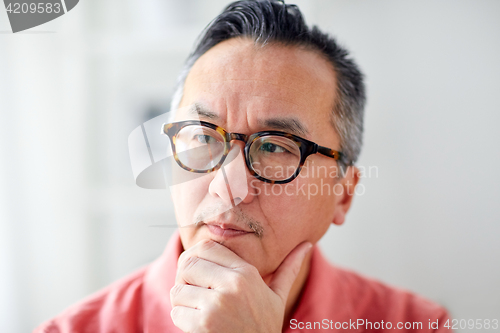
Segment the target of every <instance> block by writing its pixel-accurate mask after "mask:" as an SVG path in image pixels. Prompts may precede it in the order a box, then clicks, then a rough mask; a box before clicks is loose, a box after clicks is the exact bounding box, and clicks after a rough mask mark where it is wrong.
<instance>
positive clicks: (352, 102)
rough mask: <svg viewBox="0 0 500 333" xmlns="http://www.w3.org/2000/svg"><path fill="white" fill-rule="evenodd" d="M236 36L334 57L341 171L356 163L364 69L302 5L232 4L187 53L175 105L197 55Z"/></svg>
mask: <svg viewBox="0 0 500 333" xmlns="http://www.w3.org/2000/svg"><path fill="white" fill-rule="evenodd" d="M237 37H246V38H251V39H253V40H254V43H255V44H260V45H262V46H265V45H266V44H269V43H279V44H282V45H291V46H299V47H305V48H306V49H310V50H314V51H318V52H319V53H320V54H322V55H323V56H324V57H325V58H326V59H327V60H328V61H330V62H331V64H332V65H333V68H334V70H335V73H336V76H337V82H338V84H337V87H336V90H337V91H336V93H337V96H339V99H338V102H337V103H336V105H335V106H334V108H333V110H332V113H331V123H332V126H333V128H334V129H335V130H336V131H337V134H338V135H339V137H340V150H341V151H342V153H343V158H342V160H339V162H340V163H339V165H340V166H341V168H340V169H341V170H342V171H345V169H346V166H349V165H353V164H354V163H355V162H356V161H357V159H358V157H359V154H360V152H361V146H362V141H363V114H364V106H365V100H366V97H365V86H364V83H363V74H362V73H361V71H360V69H359V68H358V65H357V64H356V63H355V62H354V60H353V59H352V58H350V57H349V52H348V51H347V50H346V49H345V48H343V47H341V46H340V45H338V43H337V42H336V40H335V39H334V38H333V37H331V36H329V35H328V34H326V33H323V32H321V31H320V30H319V29H318V27H316V26H313V27H312V29H309V27H308V26H307V25H306V24H305V22H304V18H303V16H302V13H301V12H300V10H299V8H298V7H297V6H295V5H287V4H285V3H284V1H274V0H257V1H255V0H254V1H251V0H243V1H236V2H233V3H231V4H230V5H228V6H227V7H226V8H225V9H224V10H223V12H222V13H221V14H220V15H219V16H217V17H216V18H215V19H214V20H213V21H212V22H211V23H210V24H209V25H208V26H207V27H206V28H205V30H204V31H203V32H202V33H201V35H200V37H199V38H198V41H197V43H196V44H195V48H194V51H193V52H192V53H191V54H190V55H189V57H188V58H187V60H186V63H185V64H184V68H183V70H182V72H181V74H180V76H179V79H178V82H177V88H176V91H175V93H174V95H173V97H172V103H171V110H176V109H177V108H178V107H179V104H180V102H181V99H182V95H183V90H184V83H185V80H186V78H187V76H188V74H189V71H190V70H191V68H192V67H193V65H194V63H195V62H196V60H198V59H199V58H200V57H201V56H202V55H203V54H204V53H205V52H207V51H208V50H209V49H210V48H212V47H213V46H215V45H217V44H218V43H220V42H222V41H225V40H228V39H231V38H237ZM173 116H174V115H173V114H172V115H171V117H173Z"/></svg>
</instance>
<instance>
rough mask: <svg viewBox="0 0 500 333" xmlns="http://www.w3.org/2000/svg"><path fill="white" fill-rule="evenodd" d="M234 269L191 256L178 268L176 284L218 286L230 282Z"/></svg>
mask: <svg viewBox="0 0 500 333" xmlns="http://www.w3.org/2000/svg"><path fill="white" fill-rule="evenodd" d="M230 274H234V272H232V269H230V268H227V267H223V266H220V265H218V264H216V263H213V262H211V261H207V260H205V259H201V258H198V257H189V258H187V259H186V260H184V261H182V263H181V264H180V266H179V267H178V268H177V275H176V276H175V283H176V284H186V283H187V284H191V285H195V286H198V287H204V288H212V289H215V288H218V287H221V286H223V285H224V284H226V283H228V276H229V275H230Z"/></svg>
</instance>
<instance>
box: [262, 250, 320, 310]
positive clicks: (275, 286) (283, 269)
mask: <svg viewBox="0 0 500 333" xmlns="http://www.w3.org/2000/svg"><path fill="white" fill-rule="evenodd" d="M311 247H312V244H311V243H309V242H304V243H300V244H299V245H297V246H296V247H295V248H294V249H293V250H292V252H290V253H289V254H288V255H287V257H286V258H285V260H283V262H282V263H281V265H280V266H279V267H278V269H277V270H276V272H274V275H273V278H272V280H271V283H269V288H271V290H272V291H274V292H275V293H276V294H277V295H278V296H279V297H280V298H281V300H282V301H283V303H286V300H287V298H288V293H289V292H290V289H291V288H292V285H293V282H294V281H295V279H296V278H297V275H298V274H299V271H300V267H301V266H302V262H303V261H304V257H305V256H306V254H307V253H308V252H309V250H310V249H311Z"/></svg>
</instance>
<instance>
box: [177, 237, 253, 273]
mask: <svg viewBox="0 0 500 333" xmlns="http://www.w3.org/2000/svg"><path fill="white" fill-rule="evenodd" d="M193 256H194V257H198V258H201V259H205V260H207V261H211V262H213V263H216V264H218V265H220V266H224V267H228V268H240V267H244V266H246V265H248V263H247V262H246V261H245V260H243V259H242V258H241V257H240V256H238V255H237V254H236V253H234V252H233V251H231V250H230V249H228V248H227V247H225V246H224V245H221V244H219V243H217V242H215V241H213V240H210V239H208V240H206V239H205V240H202V241H200V242H198V243H196V244H195V245H194V246H192V247H191V248H189V249H188V250H186V251H184V252H183V253H182V254H181V255H180V257H179V261H178V263H179V265H180V263H181V262H182V261H183V260H187V259H188V258H189V257H193Z"/></svg>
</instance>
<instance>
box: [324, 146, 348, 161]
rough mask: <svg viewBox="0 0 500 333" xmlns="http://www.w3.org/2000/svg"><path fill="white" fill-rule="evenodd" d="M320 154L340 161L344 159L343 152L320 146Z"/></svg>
mask: <svg viewBox="0 0 500 333" xmlns="http://www.w3.org/2000/svg"><path fill="white" fill-rule="evenodd" d="M318 153H320V154H322V155H325V156H328V157H332V158H334V159H335V160H339V159H341V158H342V157H343V156H342V153H341V152H339V151H336V150H333V149H330V148H327V147H323V146H318Z"/></svg>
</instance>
